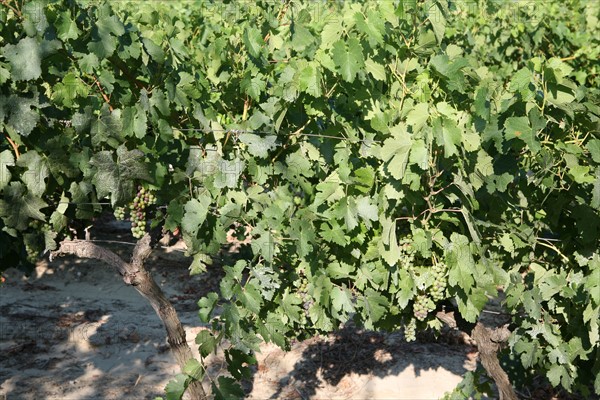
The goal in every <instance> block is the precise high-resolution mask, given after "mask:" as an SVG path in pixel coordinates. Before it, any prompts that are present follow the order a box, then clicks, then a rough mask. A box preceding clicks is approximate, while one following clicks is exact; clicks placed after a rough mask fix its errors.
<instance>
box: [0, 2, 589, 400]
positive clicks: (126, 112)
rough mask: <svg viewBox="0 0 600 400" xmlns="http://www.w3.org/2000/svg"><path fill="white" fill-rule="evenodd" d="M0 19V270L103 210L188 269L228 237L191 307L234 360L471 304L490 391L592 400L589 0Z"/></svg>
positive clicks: (60, 11)
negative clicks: (495, 332)
mask: <svg viewBox="0 0 600 400" xmlns="http://www.w3.org/2000/svg"><path fill="white" fill-rule="evenodd" d="M20 3H21V2H17V1H14V0H7V1H3V2H0V131H1V133H0V272H1V271H2V270H3V269H4V268H8V267H10V266H19V267H22V268H24V269H27V268H31V265H32V263H33V262H34V261H35V260H36V259H39V258H40V256H42V255H44V254H45V253H46V252H47V251H46V250H49V249H51V248H53V247H57V246H59V245H60V243H61V241H63V240H68V239H71V238H73V236H72V234H73V231H72V230H71V229H70V228H71V227H72V226H89V224H90V221H93V220H94V219H95V218H97V217H98V216H100V215H102V213H103V212H105V211H107V210H110V211H111V212H112V213H114V215H115V218H117V219H118V220H125V219H128V220H129V221H130V222H131V231H132V234H133V236H134V237H135V238H136V239H140V238H143V237H144V235H145V233H146V232H147V230H148V225H149V223H150V221H152V223H153V225H156V224H164V228H165V229H166V230H168V231H172V232H175V231H177V232H179V235H178V236H180V237H181V238H182V239H183V241H184V242H185V244H186V246H187V248H188V254H189V255H190V256H191V257H192V260H193V261H190V262H191V263H192V268H191V269H190V270H193V271H195V272H198V271H202V270H203V267H204V264H205V261H206V262H209V261H208V260H210V259H211V257H212V256H216V255H218V254H219V252H220V251H221V249H222V247H223V246H224V245H227V244H228V243H229V244H231V243H230V242H231V241H233V240H234V237H233V236H235V235H233V236H232V235H229V234H228V233H227V232H228V231H227V229H228V227H231V226H232V224H234V222H235V221H240V222H239V223H240V224H241V225H242V226H247V227H252V233H251V234H250V233H249V232H247V233H246V237H245V239H244V240H243V242H244V243H243V244H244V252H240V254H239V258H243V259H244V260H243V261H244V262H245V263H246V264H245V266H244V267H243V268H242V267H239V265H238V267H234V266H231V265H224V266H223V270H224V277H223V281H222V284H221V285H219V286H218V287H219V288H220V290H218V291H216V292H215V293H210V294H209V295H207V296H206V297H204V298H202V299H200V300H199V303H198V304H199V307H200V309H201V310H200V311H201V312H200V315H201V316H202V319H203V320H204V322H206V323H207V324H208V325H210V326H211V327H212V328H213V329H214V330H215V331H218V332H215V337H219V338H224V339H227V340H228V341H229V342H231V343H235V346H238V347H239V350H240V351H241V352H248V351H251V348H252V346H253V344H255V343H256V338H257V337H258V336H260V338H261V340H262V339H264V340H267V341H272V342H275V343H277V344H278V345H280V346H282V347H285V346H286V345H287V344H288V342H289V341H290V340H293V339H295V338H297V337H304V336H305V335H306V334H307V332H308V334H312V333H314V332H330V331H331V330H333V329H334V328H333V327H336V326H339V324H340V323H345V322H347V321H348V320H349V319H350V318H352V319H353V320H354V321H355V322H356V323H357V324H362V325H363V326H364V327H367V328H369V329H396V328H398V327H399V326H401V325H402V321H404V322H405V324H404V325H405V328H404V329H405V336H406V338H407V340H411V339H414V337H415V335H416V331H417V330H418V329H422V328H425V327H432V326H439V324H437V321H434V318H439V316H438V314H437V313H433V312H432V311H433V310H436V309H441V308H442V306H443V307H450V305H452V307H454V308H455V310H453V311H454V312H455V313H456V314H455V315H457V316H460V317H461V320H464V321H466V323H468V324H478V322H480V321H479V320H480V317H481V316H482V312H483V311H484V308H485V307H486V301H488V299H494V300H497V301H501V302H502V307H504V308H505V310H504V311H503V312H505V313H506V314H507V315H509V316H510V317H511V318H512V320H511V321H510V322H511V324H509V325H508V326H510V327H511V336H510V338H509V339H508V342H507V343H505V344H506V346H507V351H510V352H511V353H514V355H515V359H516V360H519V362H520V367H519V368H520V369H519V368H515V370H514V372H511V374H515V375H517V376H518V375H519V374H525V373H526V372H528V371H536V373H538V374H540V375H541V376H542V377H543V378H544V379H547V380H548V381H549V382H550V384H552V385H553V386H555V387H557V388H558V387H560V388H561V390H562V389H564V390H565V391H569V392H581V393H582V394H583V397H592V396H593V394H594V393H596V394H600V364H598V363H595V364H594V363H593V362H592V361H590V360H596V359H598V357H599V355H600V336H599V335H598V331H599V330H600V329H599V324H598V321H599V319H600V297H599V295H598V293H600V284H599V283H598V279H597V276H598V273H599V271H600V253H599V252H598V246H597V243H598V240H599V237H600V228H599V227H600V137H599V136H598V120H599V115H600V111H599V99H600V90H599V89H598V88H599V87H600V69H599V66H598V62H597V60H598V59H599V58H600V39H599V38H600V24H599V22H598V17H597V16H598V15H599V14H600V5H599V4H597V2H589V1H587V2H585V1H582V0H573V1H570V2H559V1H557V0H553V1H549V2H532V3H531V4H530V5H528V7H523V6H522V5H521V4H519V3H520V2H501V1H500V2H498V1H496V2H484V3H485V4H483V5H482V4H474V6H473V7H470V5H468V4H464V3H461V2H450V1H447V0H439V1H435V2H403V1H397V2H368V3H355V2H328V3H327V7H326V11H327V13H328V14H327V15H326V16H325V17H326V18H324V15H323V13H322V11H323V9H322V8H321V7H322V6H323V4H321V2H284V5H283V6H282V4H279V2H266V1H259V2H258V3H257V4H258V5H259V6H257V7H255V6H249V5H247V4H245V3H244V4H242V3H239V2H206V4H211V5H212V4H213V3H215V4H216V3H219V10H218V12H213V11H214V10H209V12H206V11H207V9H206V7H204V6H205V5H206V4H204V3H202V5H196V4H193V5H192V4H191V3H190V4H187V3H186V4H185V5H183V4H174V3H173V4H171V3H169V4H166V3H164V2H147V4H146V3H144V5H143V6H140V5H139V4H136V5H135V6H132V3H131V2H127V1H125V2H104V1H100V2H83V1H79V0H77V1H73V2H43V1H38V0H31V1H30V2H28V3H27V5H21V4H20ZM409 3H410V4H409ZM140 4H141V3H140ZM471 5H473V4H471ZM480 7H484V9H481V8H480ZM209 8H210V7H209ZM483 14H485V18H482V17H481V16H482V15H483ZM228 15H235V16H236V18H228V17H227V16H228ZM298 16H301V17H298ZM332 16H333V17H334V18H329V17H332ZM548 20H553V21H554V20H556V23H553V24H546V23H543V21H548ZM515 21H516V22H515ZM90 32H91V33H90ZM149 188H153V189H152V190H150V189H149ZM154 190H156V191H157V192H158V193H160V202H161V204H164V213H163V208H161V209H160V212H161V215H160V218H159V217H158V215H157V214H158V212H159V211H158V210H157V207H156V206H155V204H156V196H155V193H154ZM134 192H135V193H134ZM132 194H133V195H134V199H133V201H131V195H132ZM163 217H164V218H163ZM75 222H76V223H77V225H72V223H75ZM80 222H85V225H82V224H80ZM234 225H235V224H234ZM234 233H235V232H234ZM238 233H239V232H238ZM241 239H242V238H241V237H238V238H235V240H236V241H237V242H236V243H238V242H242V240H241ZM228 240H229V241H230V242H228ZM246 240H247V241H248V243H245V242H246ZM140 243H143V241H142V242H140ZM87 244H88V245H90V244H91V243H87ZM437 257H439V259H438V258H437ZM429 260H433V262H430V261H429ZM257 264H260V268H257ZM240 265H242V264H240ZM299 265H304V266H309V267H308V268H310V271H308V270H306V271H300V270H301V267H298V266H299ZM282 266H285V267H282ZM294 266H296V267H294ZM244 268H247V269H250V270H252V269H256V270H257V271H258V272H257V273H256V278H252V279H248V280H246V277H247V276H248V271H247V270H244ZM302 268H305V267H302ZM255 272H256V271H255ZM304 272H306V273H304ZM127 278H128V279H130V281H129V282H131V279H133V278H132V277H130V276H128V277H127ZM290 291H292V293H290ZM216 304H219V307H216ZM222 304H226V305H227V307H228V308H227V310H226V312H223V314H222V315H215V314H214V312H215V310H222V309H223V307H221V306H220V305H222ZM286 315H294V316H298V315H299V316H300V317H297V318H285V316H286ZM298 319H300V320H301V321H302V323H300V324H298V323H297V321H298ZM309 319H310V321H311V322H312V325H314V326H313V327H311V328H310V329H309V328H308V327H307V326H306V325H307V324H306V323H305V322H306V321H307V320H309ZM457 320H458V319H457ZM279 321H287V322H285V323H279ZM466 323H465V326H467V325H468V324H466ZM269 324H271V325H273V326H270V325H269ZM265 325H267V326H265ZM275 325H276V329H274V328H273V327H274V326H275ZM272 328H273V329H272ZM465 329H467V328H465ZM257 332H258V333H257ZM540 332H541V333H540ZM468 333H469V332H468ZM257 335H258V336H257ZM232 339H235V340H232ZM237 361H240V360H237ZM185 370H186V371H187V372H188V373H186V374H183V376H184V378H183V379H180V380H179V381H177V382H176V384H173V385H171V386H170V389H169V390H168V391H170V394H169V397H172V398H178V397H180V396H181V395H182V394H183V391H185V390H186V389H185V386H186V385H185V384H184V383H182V382H187V381H186V380H192V379H202V378H201V377H200V378H199V377H197V376H192V375H193V374H191V373H189V372H190V371H191V370H193V369H185ZM511 378H512V377H511ZM226 382H227V384H225V385H219V384H218V382H216V383H215V384H214V388H215V390H217V389H219V390H220V389H223V390H224V391H225V392H221V393H220V394H219V395H218V396H221V397H223V398H228V397H235V396H234V395H233V394H232V392H235V390H233V389H232V388H233V387H234V386H235V385H233V384H232V383H231V382H229V381H226ZM238 388H239V387H238ZM227 390H229V391H230V392H227ZM239 390H241V389H239ZM173 393H175V394H173ZM236 395H237V396H238V397H243V394H242V395H239V391H238V392H236Z"/></svg>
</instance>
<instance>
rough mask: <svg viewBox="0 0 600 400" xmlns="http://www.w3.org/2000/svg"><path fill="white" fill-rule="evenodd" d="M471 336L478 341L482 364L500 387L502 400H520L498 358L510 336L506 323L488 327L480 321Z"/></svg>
mask: <svg viewBox="0 0 600 400" xmlns="http://www.w3.org/2000/svg"><path fill="white" fill-rule="evenodd" d="M471 336H472V337H473V339H474V340H475V342H477V350H478V351H479V359H480V360H481V365H483V368H485V370H486V372H487V374H488V375H489V376H490V378H492V379H493V380H494V382H495V383H496V387H498V392H499V394H500V400H518V397H517V394H516V393H515V390H514V389H513V387H512V385H511V384H510V380H509V379H508V375H507V374H506V372H504V370H503V369H502V366H501V365H500V361H499V360H498V351H499V350H500V349H501V348H502V345H503V344H504V343H506V342H507V341H508V338H509V337H510V331H509V330H508V327H507V326H506V325H505V326H501V327H498V328H488V327H486V326H484V325H483V324H482V323H481V322H478V323H477V325H475V328H474V329H473V331H472V333H471Z"/></svg>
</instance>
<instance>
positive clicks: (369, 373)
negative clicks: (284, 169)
mask: <svg viewBox="0 0 600 400" xmlns="http://www.w3.org/2000/svg"><path fill="white" fill-rule="evenodd" d="M116 238H117V239H118V237H116ZM115 250H116V251H117V252H120V253H121V254H123V255H125V254H126V253H127V252H128V251H130V250H131V249H130V248H128V247H127V246H123V247H122V248H119V247H118V246H117V248H115ZM187 265H188V264H187V261H186V260H185V259H184V258H183V257H182V255H181V253H180V252H178V251H177V249H166V250H165V249H162V250H158V251H156V252H155V254H154V255H153V256H152V258H151V260H150V262H149V268H150V270H151V271H152V273H153V275H154V277H155V279H156V280H157V282H158V283H159V284H160V285H161V287H162V288H163V290H164V291H165V292H166V294H167V296H168V297H169V298H170V299H171V301H172V302H173V303H174V305H175V307H176V309H177V311H178V313H179V317H180V319H181V320H182V323H183V324H184V326H185V329H186V332H187V339H188V342H189V343H190V346H191V347H192V349H194V338H195V335H196V334H197V333H198V332H199V331H200V330H201V329H205V327H203V326H202V324H201V323H200V321H199V319H198V318H197V312H196V305H195V301H196V300H197V299H198V298H200V297H201V296H202V295H204V294H206V293H207V292H208V291H210V290H212V288H214V287H215V285H216V284H217V282H218V279H219V276H220V273H219V271H218V270H212V271H209V272H208V273H207V274H204V275H201V276H195V277H189V276H188V273H187ZM5 276H6V278H7V282H6V283H5V284H4V285H3V286H2V287H1V288H0V354H1V355H2V356H1V358H0V398H2V397H1V395H3V394H4V395H7V398H8V399H11V400H12V399H56V400H76V399H77V400H80V399H130V398H131V399H153V398H154V397H155V396H161V395H164V391H163V390H164V387H165V385H166V384H167V382H168V381H169V380H170V379H171V378H172V377H173V376H174V375H175V374H176V373H178V367H177V365H176V363H175V360H174V358H173V357H172V355H171V354H170V352H169V350H168V347H167V345H166V341H165V333H164V330H163V327H162V324H161V321H160V320H159V319H158V317H157V316H156V315H155V314H154V311H153V310H152V308H151V307H150V305H149V304H148V303H147V302H146V300H145V299H143V298H142V297H141V296H140V295H139V294H138V293H137V292H136V291H135V290H133V289H132V288H130V287H127V286H126V285H125V284H123V282H122V280H121V279H120V277H119V275H118V274H117V273H116V272H115V271H113V270H111V269H110V268H108V267H106V266H104V265H101V264H99V263H97V262H95V261H86V260H77V259H73V258H65V259H59V260H55V261H54V262H52V263H49V264H48V263H46V262H42V263H40V264H39V265H38V267H37V268H36V271H35V273H34V274H33V275H32V276H30V277H29V278H27V277H25V276H23V274H22V273H20V272H19V271H17V270H8V271H7V272H6V273H5ZM194 350H195V349H194ZM261 350H262V351H261V353H260V354H257V359H258V365H257V367H256V368H255V369H254V373H253V376H252V379H251V380H250V381H248V382H245V385H244V386H245V389H246V390H247V397H248V398H250V399H256V400H258V399H415V400H416V399H418V400H424V399H438V398H440V397H441V396H442V395H443V394H444V393H445V392H446V391H450V390H452V389H453V388H454V386H455V385H456V384H457V383H458V382H459V381H460V380H461V375H462V374H463V373H464V372H465V371H467V370H472V369H474V367H475V361H474V358H475V351H474V348H473V347H471V346H469V345H467V344H464V343H462V342H459V343H454V344H452V343H451V344H448V343H413V344H407V343H405V342H404V341H403V340H402V338H401V336H400V335H399V334H387V335H384V334H377V333H373V332H365V331H360V330H356V329H353V328H347V329H344V330H342V331H340V332H337V333H336V334H333V335H330V336H328V337H323V338H312V339H310V340H306V341H304V342H301V343H297V344H296V345H294V346H293V348H292V349H291V351H289V352H284V351H282V350H280V349H279V348H277V347H275V346H273V345H271V344H264V345H262V347H261ZM219 374H226V370H225V366H224V362H223V357H222V353H221V352H219V353H218V354H217V355H215V356H213V357H212V358H211V364H210V370H209V375H210V377H212V378H214V377H216V376H218V375H219ZM205 383H206V386H207V388H208V387H209V386H210V382H209V381H208V380H207V381H206V382H205Z"/></svg>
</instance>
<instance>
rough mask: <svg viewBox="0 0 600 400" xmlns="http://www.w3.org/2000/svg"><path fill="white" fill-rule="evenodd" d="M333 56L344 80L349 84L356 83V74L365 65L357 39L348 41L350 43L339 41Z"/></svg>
mask: <svg viewBox="0 0 600 400" xmlns="http://www.w3.org/2000/svg"><path fill="white" fill-rule="evenodd" d="M331 56H332V58H333V62H334V63H335V66H336V69H337V71H338V72H339V73H340V75H341V76H342V78H343V79H344V80H345V81H347V82H350V83H352V82H354V78H355V77H356V74H358V72H359V71H360V69H361V68H362V67H363V66H364V63H365V60H364V56H363V53H362V46H361V44H360V42H359V41H358V40H357V39H356V38H350V39H348V43H346V42H344V41H343V40H338V41H337V42H335V43H334V44H333V48H332V50H331Z"/></svg>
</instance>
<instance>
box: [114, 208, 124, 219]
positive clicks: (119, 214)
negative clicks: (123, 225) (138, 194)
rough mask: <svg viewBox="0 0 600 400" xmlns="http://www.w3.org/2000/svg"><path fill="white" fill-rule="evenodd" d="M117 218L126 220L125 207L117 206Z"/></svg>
mask: <svg viewBox="0 0 600 400" xmlns="http://www.w3.org/2000/svg"><path fill="white" fill-rule="evenodd" d="M114 214H115V218H116V219H117V220H119V221H125V207H117V208H115V213H114Z"/></svg>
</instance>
